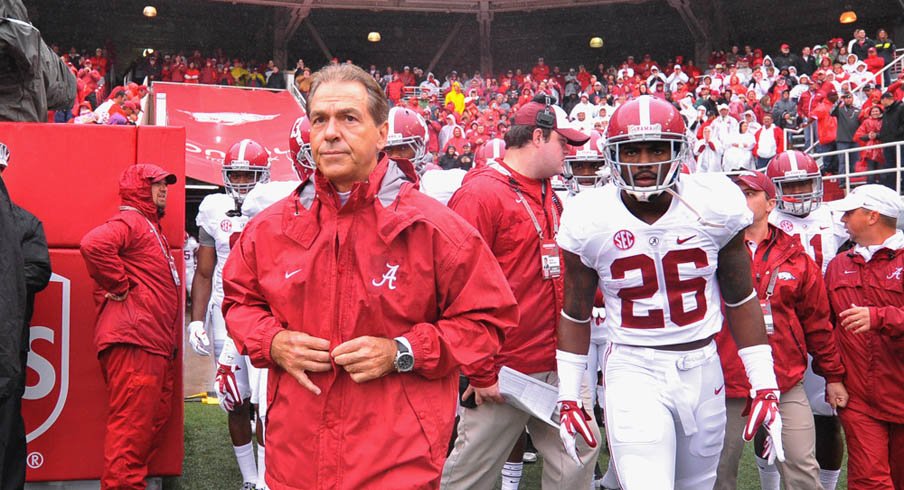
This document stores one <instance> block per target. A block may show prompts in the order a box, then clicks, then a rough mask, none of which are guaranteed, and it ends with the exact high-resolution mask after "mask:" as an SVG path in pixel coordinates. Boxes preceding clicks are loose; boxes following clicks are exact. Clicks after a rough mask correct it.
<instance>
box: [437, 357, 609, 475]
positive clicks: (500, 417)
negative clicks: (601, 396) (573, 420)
mask: <svg viewBox="0 0 904 490" xmlns="http://www.w3.org/2000/svg"><path fill="white" fill-rule="evenodd" d="M531 376H533V377H534V378H536V379H539V380H541V381H544V382H546V383H549V384H551V385H554V386H555V385H557V384H558V381H559V380H558V376H556V373H555V372H551V371H550V372H543V373H536V374H532V375H531ZM581 396H582V398H583V403H584V406H585V407H589V406H590V390H589V389H588V387H587V386H583V387H582V388H581ZM587 413H588V414H590V416H591V417H592V416H593V411H592V410H591V409H589V408H588V409H587ZM589 425H590V428H591V430H593V431H594V435H595V436H596V440H597V441H598V444H597V447H595V448H590V447H588V446H587V444H586V443H585V442H584V439H583V438H581V437H580V436H578V437H577V448H578V455H579V456H580V458H581V461H582V462H583V463H584V466H583V467H579V466H578V465H576V464H575V463H574V461H572V459H571V458H570V457H569V456H568V455H567V454H566V453H565V448H564V447H563V445H562V440H561V439H560V438H559V430H558V428H556V427H553V426H551V425H549V424H547V423H545V422H543V421H541V420H539V419H536V418H533V417H531V416H530V415H528V414H527V413H526V412H522V411H521V410H518V409H517V408H514V407H512V406H510V405H506V404H502V405H499V404H495V403H484V404H483V405H480V406H478V407H477V408H474V409H468V408H465V409H462V413H461V419H460V420H459V422H458V439H457V440H456V441H455V447H454V449H453V450H452V454H450V455H449V458H448V459H447V460H446V465H445V466H444V467H443V477H442V484H441V488H443V489H449V490H460V489H462V490H463V489H468V490H483V489H492V488H493V487H494V485H495V484H496V483H497V482H498V481H499V474H500V471H501V470H502V466H503V465H504V464H505V460H506V458H508V455H509V453H510V452H511V451H512V446H514V444H515V441H516V440H517V439H518V437H519V436H520V435H521V432H522V431H523V430H524V427H525V426H527V430H528V432H530V436H531V440H533V442H534V446H536V448H537V451H538V452H539V453H540V455H541V456H543V480H542V482H543V488H545V489H576V490H585V489H587V488H590V483H591V481H592V479H593V468H594V463H595V462H596V460H597V458H598V456H599V447H600V444H601V442H600V435H599V427H597V425H596V422H595V421H593V420H591V421H590V422H589Z"/></svg>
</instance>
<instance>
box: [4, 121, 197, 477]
mask: <svg viewBox="0 0 904 490" xmlns="http://www.w3.org/2000/svg"><path fill="white" fill-rule="evenodd" d="M0 142H3V143H5V144H6V145H7V146H8V147H9V149H10V153H11V159H10V165H9V168H8V170H6V171H5V172H4V174H3V179H4V181H5V182H6V185H7V187H8V188H9V191H10V194H11V195H12V198H13V200H14V201H15V202H16V203H17V204H19V205H20V206H22V207H24V208H26V209H28V210H29V211H31V212H32V213H33V214H35V215H36V216H37V217H38V218H39V219H41V221H42V222H43V223H44V231H45V232H46V234H47V241H48V244H49V246H50V257H51V265H52V267H53V272H54V276H53V278H52V280H51V283H50V286H48V288H47V289H46V290H45V291H43V292H41V293H40V294H38V295H37V297H36V298H35V314H34V318H33V319H32V328H31V348H32V352H31V353H30V354H29V358H28V370H27V384H26V393H25V399H24V400H23V407H22V413H23V415H24V417H25V424H26V433H27V439H28V452H29V455H28V460H27V462H28V466H29V469H28V481H33V482H36V481H64V480H86V479H87V480H96V479H98V478H100V475H101V471H102V468H103V452H102V450H103V438H104V427H105V423H106V415H107V414H106V406H107V401H106V400H107V395H106V390H105V387H104V382H103V378H102V376H101V372H100V364H99V363H98V361H97V355H96V352H95V350H94V345H93V339H94V322H95V315H96V308H95V305H94V300H93V297H92V294H93V290H94V282H93V281H92V280H91V279H90V277H89V276H88V273H87V270H86V269H85V264H84V262H83V260H82V258H81V255H80V254H79V252H78V250H77V247H78V244H79V242H80V241H81V238H82V236H83V235H84V234H85V233H87V232H88V231H89V230H91V229H92V228H94V227H95V226H97V225H99V224H101V223H103V222H104V221H105V220H106V219H107V218H108V217H110V216H112V215H113V214H114V213H116V211H117V210H118V207H119V204H120V202H119V176H120V174H121V173H122V171H123V170H124V169H125V168H126V167H127V166H129V165H133V164H135V163H138V162H141V163H145V162H149V163H155V164H157V165H160V166H161V167H163V168H165V169H167V170H169V171H171V172H173V173H174V174H176V175H177V177H178V179H179V183H178V184H177V185H174V186H171V187H170V189H169V193H168V196H167V204H168V206H167V210H168V212H167V215H166V217H165V218H164V220H163V223H164V230H165V232H166V235H167V239H168V240H169V243H170V246H171V247H172V248H173V251H172V253H173V256H174V257H175V258H176V260H177V263H178V264H179V266H178V270H179V271H183V270H184V268H183V267H182V266H181V264H182V260H183V259H182V253H181V247H182V243H183V240H184V231H183V227H184V222H185V219H184V215H185V188H184V182H185V131H184V130H183V129H181V128H155V127H141V128H136V127H112V126H76V125H63V124H17V123H0ZM180 342H181V340H180ZM180 345H181V344H180ZM176 372H177V373H179V377H178V379H177V381H176V388H175V389H176V391H175V392H176V394H177V403H175V404H174V406H173V413H172V416H171V419H170V422H169V423H168V424H167V426H166V428H165V429H164V434H163V437H162V440H161V443H160V445H159V449H158V451H157V453H156V455H155V457H154V459H153V461H152V463H151V475H155V476H156V475H178V474H181V472H182V459H183V454H184V450H183V431H182V428H183V405H182V403H179V401H181V400H180V398H181V393H182V377H181V373H182V366H181V357H180V359H179V366H178V367H177V371H176Z"/></svg>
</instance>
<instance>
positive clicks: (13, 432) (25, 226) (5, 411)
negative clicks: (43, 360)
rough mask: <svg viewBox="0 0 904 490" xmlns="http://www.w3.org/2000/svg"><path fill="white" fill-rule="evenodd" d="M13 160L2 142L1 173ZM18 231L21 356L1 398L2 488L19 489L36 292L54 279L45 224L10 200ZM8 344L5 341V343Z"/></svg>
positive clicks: (18, 348)
mask: <svg viewBox="0 0 904 490" xmlns="http://www.w3.org/2000/svg"><path fill="white" fill-rule="evenodd" d="M8 163H9V150H8V149H7V147H6V145H4V144H3V143H0V175H2V174H3V171H4V170H6V167H7V164H8ZM10 205H11V208H12V209H11V211H12V212H11V215H10V217H11V218H12V220H11V221H12V225H13V229H14V230H15V232H14V233H11V234H10V235H12V236H13V237H16V238H18V244H19V250H20V252H21V257H22V261H23V265H24V276H25V292H26V301H25V307H24V309H23V315H22V316H21V317H20V318H21V319H20V323H19V331H18V332H17V335H16V336H15V338H17V339H19V345H18V346H13V345H12V344H10V345H9V347H15V354H16V356H17V358H18V363H19V365H18V374H17V375H16V378H15V380H14V381H13V387H12V391H11V393H10V396H9V398H8V399H6V400H4V401H3V402H0V447H5V450H3V451H2V453H3V454H2V455H3V458H2V460H0V464H2V471H0V489H3V490H6V489H13V488H16V489H19V488H23V487H24V486H25V457H26V455H27V451H26V448H25V421H24V420H23V419H22V395H24V394H25V367H26V364H27V362H28V350H29V329H30V328H31V325H30V322H31V315H32V312H33V311H34V302H35V294H36V293H38V292H39V291H41V290H43V289H44V288H46V287H47V284H48V283H49V282H50V274H51V271H50V252H49V250H48V248H47V239H46V238H45V236H44V226H43V225H42V224H41V221H40V220H38V218H36V217H35V216H34V215H33V214H31V213H29V212H28V211H26V210H25V209H23V208H21V207H19V206H17V205H16V204H15V203H13V202H10ZM5 346H6V345H4V347H5Z"/></svg>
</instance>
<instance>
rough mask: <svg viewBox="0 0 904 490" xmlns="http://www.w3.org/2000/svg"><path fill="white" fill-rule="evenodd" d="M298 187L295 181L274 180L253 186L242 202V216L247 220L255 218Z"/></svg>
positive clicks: (298, 183) (299, 183)
mask: <svg viewBox="0 0 904 490" xmlns="http://www.w3.org/2000/svg"><path fill="white" fill-rule="evenodd" d="M299 185H301V182H299V181H297V180H286V181H276V180H274V181H272V182H267V183H265V184H257V185H255V186H254V188H253V189H251V190H250V191H249V192H248V194H247V195H246V196H245V200H244V201H243V202H242V214H243V215H245V216H247V217H249V218H253V217H255V216H257V215H258V213H260V212H261V211H263V210H265V209H267V208H269V207H270V206H272V205H273V204H275V203H276V202H277V201H281V200H282V199H283V198H285V197H286V196H288V195H289V194H291V193H292V191H294V190H295V189H297V188H298V186H299Z"/></svg>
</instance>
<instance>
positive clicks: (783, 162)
mask: <svg viewBox="0 0 904 490" xmlns="http://www.w3.org/2000/svg"><path fill="white" fill-rule="evenodd" d="M766 176H767V177H769V178H770V179H771V180H772V182H773V183H774V184H775V197H776V199H777V200H778V209H779V210H780V211H782V212H785V213H788V214H793V215H794V216H806V215H808V214H810V212H812V211H813V210H814V209H816V208H817V207H819V205H820V204H821V203H822V173H820V172H819V165H818V164H817V163H816V160H813V157H811V156H810V155H807V154H806V153H804V152H802V151H797V150H790V151H783V152H781V153H779V154H778V155H776V156H775V157H773V158H772V160H770V161H769V165H767V166H766ZM804 181H809V182H811V187H810V191H809V192H796V193H793V194H789V193H788V192H786V191H785V186H786V185H788V184H790V183H798V182H804Z"/></svg>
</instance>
